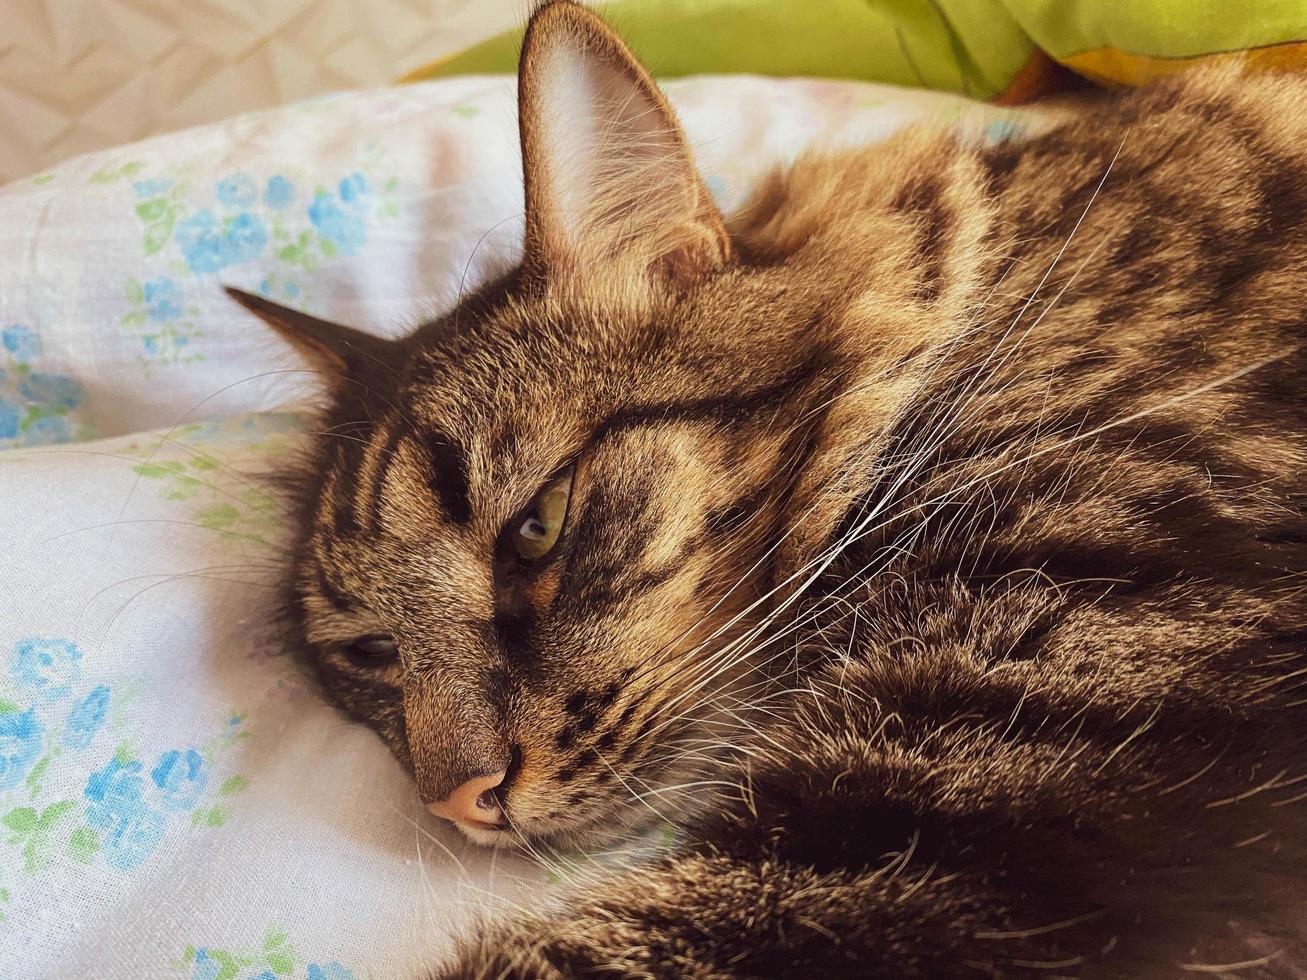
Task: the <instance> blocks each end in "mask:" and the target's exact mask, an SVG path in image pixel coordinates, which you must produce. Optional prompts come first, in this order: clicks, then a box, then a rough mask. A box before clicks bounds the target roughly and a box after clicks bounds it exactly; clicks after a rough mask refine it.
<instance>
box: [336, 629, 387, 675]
mask: <svg viewBox="0 0 1307 980" xmlns="http://www.w3.org/2000/svg"><path fill="white" fill-rule="evenodd" d="M344 653H345V657H346V658H347V659H348V660H349V662H350V663H352V664H354V665H355V666H356V667H384V666H385V665H386V664H388V663H391V662H392V661H393V660H394V659H395V657H397V656H398V655H399V651H397V650H396V649H395V641H394V640H392V639H391V638H390V637H388V636H382V635H381V634H376V635H375V636H364V637H360V638H359V639H357V640H355V641H354V642H352V643H347V644H345V646H344Z"/></svg>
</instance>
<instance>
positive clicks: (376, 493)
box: [367, 419, 409, 534]
mask: <svg viewBox="0 0 1307 980" xmlns="http://www.w3.org/2000/svg"><path fill="white" fill-rule="evenodd" d="M408 434H409V429H408V426H407V424H406V423H405V422H404V421H403V420H402V419H401V420H399V421H396V422H395V423H394V424H393V425H392V426H391V427H390V431H388V432H387V433H386V436H385V438H384V439H383V440H382V443H381V446H380V448H379V449H378V450H377V453H378V455H377V462H376V465H375V466H374V467H373V470H372V479H371V480H370V481H369V485H368V498H367V515H368V527H369V528H370V529H371V530H372V532H373V533H374V534H375V533H377V532H379V531H380V530H381V488H382V487H384V486H385V485H386V476H387V474H388V473H389V472H390V464H391V463H393V462H394V461H395V455H396V449H397V448H398V447H399V441H400V440H401V439H403V438H404V437H405V436H407V435H408Z"/></svg>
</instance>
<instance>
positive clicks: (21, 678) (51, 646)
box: [9, 639, 82, 703]
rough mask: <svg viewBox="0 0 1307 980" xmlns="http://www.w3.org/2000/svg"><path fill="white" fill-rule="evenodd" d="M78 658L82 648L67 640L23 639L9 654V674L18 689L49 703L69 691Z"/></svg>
mask: <svg viewBox="0 0 1307 980" xmlns="http://www.w3.org/2000/svg"><path fill="white" fill-rule="evenodd" d="M81 659H82V651H81V650H79V649H77V647H76V646H75V645H73V644H72V643H69V642H68V641H67V640H43V639H31V640H22V641H21V642H19V643H18V644H16V645H15V646H14V651H13V654H12V655H11V656H10V659H9V673H10V676H12V678H13V681H14V685H15V686H16V687H17V688H18V690H20V691H22V692H24V693H26V694H29V695H31V696H33V697H35V698H37V699H38V700H39V701H44V702H47V703H49V702H52V701H58V700H59V699H61V698H63V697H66V696H67V695H68V692H69V691H71V690H72V688H73V685H74V684H75V683H76V682H77V679H78V677H79V676H80V674H81V666H80V664H81Z"/></svg>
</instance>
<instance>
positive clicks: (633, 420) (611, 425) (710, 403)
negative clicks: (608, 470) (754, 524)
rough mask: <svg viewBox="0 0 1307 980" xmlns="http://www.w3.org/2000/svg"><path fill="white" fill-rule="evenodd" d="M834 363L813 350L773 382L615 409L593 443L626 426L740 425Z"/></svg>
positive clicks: (777, 404)
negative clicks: (695, 397) (681, 399)
mask: <svg viewBox="0 0 1307 980" xmlns="http://www.w3.org/2000/svg"><path fill="white" fill-rule="evenodd" d="M830 366H831V361H830V359H829V358H828V357H826V356H824V355H822V354H821V353H819V352H814V353H813V354H811V355H810V356H809V357H808V358H807V359H806V360H805V361H803V362H802V363H801V364H799V365H797V366H796V367H794V368H793V369H791V370H790V371H789V372H788V373H787V374H785V375H784V376H783V377H781V378H780V379H779V380H777V381H774V382H773V383H771V384H768V385H764V386H762V387H759V388H755V389H753V390H752V391H745V392H741V393H738V394H731V395H712V396H709V397H707V398H697V399H691V400H687V401H664V402H654V403H652V404H646V405H634V406H631V407H629V408H625V409H622V410H621V411H619V412H615V413H613V414H612V415H610V416H608V418H606V419H604V420H603V421H602V422H600V423H599V425H598V426H596V427H595V431H594V435H593V436H591V442H592V443H593V442H598V441H600V440H601V439H603V438H604V437H605V436H608V435H610V434H612V433H614V432H621V431H623V430H625V429H632V428H638V427H640V426H645V425H658V424H665V423H668V422H725V423H727V424H739V423H741V422H745V421H749V420H751V419H754V418H756V417H757V416H759V415H761V414H762V413H763V412H767V411H775V410H776V409H778V408H779V407H780V406H781V405H782V404H784V403H785V402H786V401H787V400H788V399H789V398H790V397H791V396H793V395H795V394H797V393H798V392H799V391H802V390H803V389H805V388H807V387H808V386H809V385H811V384H812V383H813V382H814V381H815V380H817V379H818V378H820V377H822V376H823V375H824V373H825V371H826V369H827V368H829V367H830Z"/></svg>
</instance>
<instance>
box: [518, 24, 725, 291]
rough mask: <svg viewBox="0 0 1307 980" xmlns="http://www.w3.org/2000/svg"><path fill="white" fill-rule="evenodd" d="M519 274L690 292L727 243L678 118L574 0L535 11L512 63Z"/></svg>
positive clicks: (717, 263) (618, 43)
mask: <svg viewBox="0 0 1307 980" xmlns="http://www.w3.org/2000/svg"><path fill="white" fill-rule="evenodd" d="M518 120H519V126H520V130H521V132H520V135H521V140H522V171H523V180H524V184H525V192H526V195H525V196H526V235H525V256H524V264H525V269H526V271H527V273H528V275H533V276H537V277H541V278H543V279H545V280H548V281H555V282H556V281H563V282H572V283H580V284H588V283H593V282H594V281H595V280H596V279H599V280H606V281H607V282H608V283H614V282H615V283H616V284H617V285H619V286H621V285H635V286H637V287H638V286H640V285H641V284H649V283H654V282H659V281H663V282H667V281H670V282H672V283H676V284H679V285H682V286H683V285H688V284H689V283H691V282H693V281H694V280H695V279H697V278H699V277H701V276H703V275H706V274H708V273H710V272H712V271H713V270H715V269H718V268H720V267H721V266H723V265H724V264H726V263H727V262H728V261H729V260H730V258H731V253H732V248H731V241H730V236H729V235H728V234H727V232H726V226H725V223H724V222H723V220H722V217H721V214H720V213H719V212H718V211H717V208H716V206H715V205H714V204H713V200H712V197H711V196H710V195H709V193H708V189H707V187H706V186H705V185H704V183H703V181H702V180H701V179H700V177H699V174H698V172H697V170H696V169H695V164H694V159H693V155H692V154H691V152H690V147H689V144H688V143H687V141H686V138H685V134H684V132H683V131H682V130H681V127H680V125H679V123H678V122H677V120H676V114H675V112H673V110H672V107H671V105H670V104H669V103H668V101H667V99H666V97H664V95H663V94H662V92H661V91H660V90H659V88H658V85H657V83H656V82H655V81H654V80H653V78H652V77H651V76H650V75H649V73H648V72H647V71H645V69H644V68H643V67H642V66H641V65H640V63H639V62H638V61H637V60H636V58H635V56H634V54H632V53H631V51H630V49H629V48H627V46H626V45H625V44H624V43H623V42H622V40H621V38H619V37H618V36H617V35H616V34H614V33H613V31H612V30H611V29H610V28H609V27H608V25H607V24H605V23H604V22H603V21H602V20H601V19H600V18H599V17H598V16H597V15H596V14H594V13H592V12H591V11H589V10H587V9H586V8H585V7H583V6H581V5H580V4H577V3H572V2H571V0H553V2H551V3H546V4H543V5H541V6H540V7H539V8H537V10H536V12H535V14H534V15H533V16H532V18H531V22H530V23H529V24H528V25H527V30H526V37H525V38H524V40H523V42H522V57H521V62H520V64H519V66H518Z"/></svg>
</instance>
